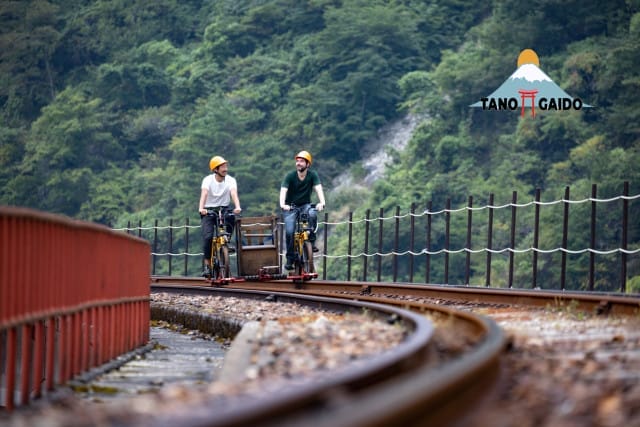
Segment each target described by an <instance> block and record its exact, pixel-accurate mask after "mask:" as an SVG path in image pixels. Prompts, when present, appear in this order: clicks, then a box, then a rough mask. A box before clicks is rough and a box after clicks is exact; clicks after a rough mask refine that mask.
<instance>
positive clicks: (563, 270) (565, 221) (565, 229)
mask: <svg viewBox="0 0 640 427" xmlns="http://www.w3.org/2000/svg"><path fill="white" fill-rule="evenodd" d="M563 200H564V202H563V205H564V213H563V215H562V262H561V264H560V290H562V291H564V290H565V287H566V279H567V240H568V236H569V202H568V200H569V187H568V186H567V187H565V189H564V199H563Z"/></svg>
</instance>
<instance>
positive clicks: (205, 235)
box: [200, 215, 215, 277]
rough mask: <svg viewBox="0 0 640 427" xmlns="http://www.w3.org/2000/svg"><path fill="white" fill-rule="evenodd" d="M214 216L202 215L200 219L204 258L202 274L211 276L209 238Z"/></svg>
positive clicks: (211, 232)
mask: <svg viewBox="0 0 640 427" xmlns="http://www.w3.org/2000/svg"><path fill="white" fill-rule="evenodd" d="M214 219H215V218H214V217H212V216H206V215H203V216H202V218H201V220H200V225H201V229H202V253H203V255H202V257H203V259H204V271H203V272H202V276H205V277H211V239H212V238H213V227H214V224H215V221H214Z"/></svg>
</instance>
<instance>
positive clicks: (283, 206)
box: [280, 187, 291, 211]
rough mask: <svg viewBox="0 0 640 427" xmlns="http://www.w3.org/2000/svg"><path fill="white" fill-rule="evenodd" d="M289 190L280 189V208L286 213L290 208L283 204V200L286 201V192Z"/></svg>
mask: <svg viewBox="0 0 640 427" xmlns="http://www.w3.org/2000/svg"><path fill="white" fill-rule="evenodd" d="M288 190H289V189H288V188H287V187H280V208H281V209H282V210H283V211H288V210H289V209H291V206H289V205H287V204H285V200H287V191H288Z"/></svg>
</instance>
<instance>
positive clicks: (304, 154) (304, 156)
mask: <svg viewBox="0 0 640 427" xmlns="http://www.w3.org/2000/svg"><path fill="white" fill-rule="evenodd" d="M298 157H300V158H302V159H305V160H306V161H307V162H309V166H311V154H309V152H308V151H304V150H302V151H301V152H299V153H298V154H296V156H295V157H294V159H297V158H298Z"/></svg>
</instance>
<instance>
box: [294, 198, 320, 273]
mask: <svg viewBox="0 0 640 427" xmlns="http://www.w3.org/2000/svg"><path fill="white" fill-rule="evenodd" d="M311 207H312V208H313V207H315V206H314V205H311ZM291 209H292V210H296V213H295V215H296V228H295V231H294V233H293V250H294V254H295V258H294V264H295V273H296V276H292V275H291V274H290V275H289V277H293V278H294V279H295V278H297V279H302V280H309V279H311V278H314V277H318V273H316V272H315V266H314V265H313V245H312V244H311V242H310V241H309V236H310V234H311V231H312V228H311V227H309V215H308V214H307V213H303V212H301V211H300V208H299V207H296V206H294V205H291Z"/></svg>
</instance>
